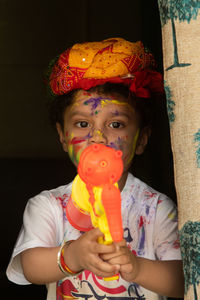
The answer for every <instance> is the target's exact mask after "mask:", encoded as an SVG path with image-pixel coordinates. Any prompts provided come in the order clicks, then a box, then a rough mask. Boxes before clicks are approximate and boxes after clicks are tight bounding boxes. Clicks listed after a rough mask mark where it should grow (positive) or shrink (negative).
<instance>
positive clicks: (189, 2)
mask: <svg viewBox="0 0 200 300" xmlns="http://www.w3.org/2000/svg"><path fill="white" fill-rule="evenodd" d="M158 5H159V11H160V19H161V25H162V43H163V66H164V80H165V91H166V96H167V109H168V116H169V122H170V134H171V144H172V151H173V158H174V172H175V186H176V192H177V200H178V213H179V232H180V242H181V252H182V257H183V264H184V275H185V298H184V299H190V300H192V299H195V300H197V299H200V285H199V283H200V1H197V0H196V1H195V0H184V1H181V0H176V1H175V0H158Z"/></svg>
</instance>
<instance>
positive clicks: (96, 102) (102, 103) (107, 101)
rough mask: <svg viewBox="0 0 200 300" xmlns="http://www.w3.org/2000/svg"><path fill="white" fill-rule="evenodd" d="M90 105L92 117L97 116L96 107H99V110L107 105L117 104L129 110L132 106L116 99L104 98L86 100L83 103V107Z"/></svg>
mask: <svg viewBox="0 0 200 300" xmlns="http://www.w3.org/2000/svg"><path fill="white" fill-rule="evenodd" d="M89 104H91V105H92V106H91V110H92V115H94V114H98V110H97V108H98V106H101V108H103V107H105V106H106V105H108V104H117V105H125V106H128V107H130V108H131V109H133V108H132V106H131V105H130V104H128V103H126V102H121V101H119V100H116V99H111V98H104V97H97V98H95V97H94V98H89V99H88V100H86V101H85V102H84V105H89ZM116 115H117V111H116Z"/></svg>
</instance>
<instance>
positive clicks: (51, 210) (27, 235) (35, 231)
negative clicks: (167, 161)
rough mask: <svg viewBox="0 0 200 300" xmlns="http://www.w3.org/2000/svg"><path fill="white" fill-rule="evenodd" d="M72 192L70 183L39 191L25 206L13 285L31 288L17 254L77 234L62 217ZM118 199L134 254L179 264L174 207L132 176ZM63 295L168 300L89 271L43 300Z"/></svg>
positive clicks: (52, 287) (12, 271)
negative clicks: (119, 199) (106, 279)
mask: <svg viewBox="0 0 200 300" xmlns="http://www.w3.org/2000/svg"><path fill="white" fill-rule="evenodd" d="M71 188H72V183H70V184H68V185H66V186H61V187H59V188H56V189H53V190H50V191H43V192H42V193H40V194H39V195H37V196H36V197H34V198H32V199H30V200H29V201H28V203H27V206H26V209H25V212H24V219H23V226H22V229H21V231H20V234H19V236H18V240H17V243H16V245H15V248H14V251H13V255H12V258H11V260H10V263H9V265H8V268H7V276H8V278H9V279H10V280H11V281H13V282H15V283H17V284H29V283H30V282H28V281H27V280H26V279H25V277H24V274H23V270H22V267H21V263H20V259H19V254H20V253H21V252H22V251H24V250H26V249H29V248H34V247H56V246H59V245H61V244H62V242H63V241H67V240H74V239H77V238H78V237H79V236H80V235H81V233H80V232H79V231H78V230H76V229H75V228H73V227H72V226H71V225H70V223H69V221H68V220H67V218H66V213H65V207H66V204H67V201H68V199H69V197H70V194H71ZM121 197H122V219H123V228H124V238H125V239H126V242H127V244H128V245H129V247H130V248H131V250H132V251H133V253H134V254H136V255H138V256H141V257H145V258H148V259H153V260H156V259H158V260H176V259H178V260H179V259H181V254H180V247H179V241H178V233H177V211H176V207H175V205H174V203H173V202H172V201H171V200H170V199H169V198H168V197H167V196H165V195H163V194H161V193H159V192H157V191H155V190H153V189H152V188H150V187H149V186H148V185H146V184H145V183H143V182H142V181H140V180H139V179H137V178H135V177H134V176H133V175H131V174H130V173H129V175H128V178H127V181H126V184H125V187H124V189H123V191H122V193H121ZM149 276H151V274H149ZM56 285H57V298H56ZM67 296H68V297H69V296H71V297H72V296H73V297H74V298H78V299H89V298H90V299H99V300H102V299H108V300H111V299H143V300H144V299H148V300H153V299H156V300H158V299H166V298H165V297H161V296H159V295H157V294H155V293H152V292H150V291H148V290H146V289H144V288H142V287H140V286H138V285H137V284H134V283H130V282H126V281H124V280H123V279H122V278H121V277H120V278H119V280H114V281H104V280H103V279H102V278H99V277H97V276H95V275H94V274H93V273H91V272H89V271H87V270H85V271H84V272H82V273H81V274H80V275H79V276H75V277H67V278H65V279H64V280H63V281H59V282H57V284H56V283H51V284H49V285H48V295H47V300H56V299H57V300H61V299H65V298H67Z"/></svg>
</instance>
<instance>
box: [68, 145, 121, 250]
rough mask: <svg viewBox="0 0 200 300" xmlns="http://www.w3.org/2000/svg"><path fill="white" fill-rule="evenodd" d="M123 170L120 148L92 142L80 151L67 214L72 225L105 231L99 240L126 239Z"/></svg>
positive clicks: (82, 228)
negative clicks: (123, 210)
mask: <svg viewBox="0 0 200 300" xmlns="http://www.w3.org/2000/svg"><path fill="white" fill-rule="evenodd" d="M122 172H123V161H122V151H120V150H115V149H113V148H110V147H107V146H105V145H103V144H93V145H91V146H89V147H87V148H86V149H85V150H84V151H83V152H82V153H81V156H80V161H79V165H78V175H77V176H76V177H75V179H74V181H73V184H72V193H71V197H70V200H69V202H68V204H67V207H66V214H67V218H68V220H69V222H70V223H71V225H72V226H74V227H75V228H76V229H78V230H80V231H88V230H91V229H92V228H94V227H98V228H99V229H100V230H101V232H102V233H103V234H104V237H103V238H101V239H100V240H99V243H103V244H110V243H112V242H113V241H114V242H119V241H121V240H122V239H123V227H122V216H121V194H120V190H119V188H118V184H117V181H118V180H119V179H120V177H121V175H122Z"/></svg>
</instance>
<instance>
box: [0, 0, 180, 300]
mask: <svg viewBox="0 0 200 300" xmlns="http://www.w3.org/2000/svg"><path fill="white" fill-rule="evenodd" d="M110 37H123V38H125V39H127V40H130V41H133V42H134V41H137V40H142V41H143V43H144V44H145V45H146V46H147V47H148V48H149V49H150V50H151V51H152V52H153V54H154V56H155V58H156V60H157V62H158V69H159V70H160V71H162V44H161V27H160V20H159V13H158V7H157V1H156V0H146V1H145V0H134V1H133V0H124V1H120V2H119V1H116V0H115V1H113V0H110V1H109V0H101V1H95V0H78V1H77V0H75V1H68V0H56V1H55V0H54V1H53V0H48V1H47V0H34V1H33V0H29V1H27V0H18V1H16V0H0V39H1V40H0V66H1V67H0V87H1V88H0V97H1V102H0V103H1V109H0V133H1V135H0V136H1V143H0V162H1V168H0V169H1V174H2V176H1V191H3V196H1V210H0V211H1V218H0V222H1V223H0V224H1V233H2V234H1V253H0V254H1V255H0V287H1V294H2V295H7V296H6V298H7V299H21V300H23V299H29V300H31V299H45V294H46V291H45V288H43V287H40V286H34V285H31V286H18V285H15V284H13V283H10V282H9V281H8V280H7V278H6V276H5V270H6V267H7V265H8V262H9V258H10V256H11V253H12V249H13V247H14V244H15V241H16V238H17V235H18V232H19V230H20V227H21V224H22V216H23V210H24V207H25V205H26V202H27V200H28V199H29V198H30V197H31V196H33V195H35V194H37V193H39V192H40V191H42V190H45V189H51V188H54V187H57V186H59V185H62V184H65V183H68V182H69V181H71V180H72V179H73V178H74V176H75V173H76V171H75V169H74V168H73V166H72V165H71V163H70V161H69V160H68V158H67V157H66V154H65V153H63V151H62V149H61V146H60V144H59V141H58V138H57V134H56V132H55V131H54V130H53V129H52V128H51V126H50V124H49V121H48V114H47V110H46V102H47V98H46V94H45V88H44V86H45V85H44V72H45V69H46V68H47V66H48V63H49V61H50V60H51V59H53V58H54V57H55V56H56V55H58V54H59V53H61V52H62V51H63V50H65V49H66V48H67V47H69V46H71V45H73V44H74V43H77V42H84V41H99V40H102V39H106V38H110ZM157 108H158V112H159V113H158V115H157V116H156V118H155V121H156V122H155V123H156V126H155V128H154V134H153V136H152V138H151V140H150V143H149V145H148V147H147V150H146V153H145V154H144V155H142V156H141V157H136V158H135V162H134V164H133V166H132V169H131V171H132V172H133V173H134V175H136V176H138V177H140V178H141V179H142V180H144V181H146V182H147V183H149V184H150V185H151V186H152V187H154V188H155V189H158V190H159V191H161V192H164V193H166V194H168V195H169V196H170V197H172V199H173V200H174V201H176V194H175V189H174V183H173V164H172V154H171V148H170V139H169V128H168V118H167V114H166V104H165V100H164V99H161V101H157Z"/></svg>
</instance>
